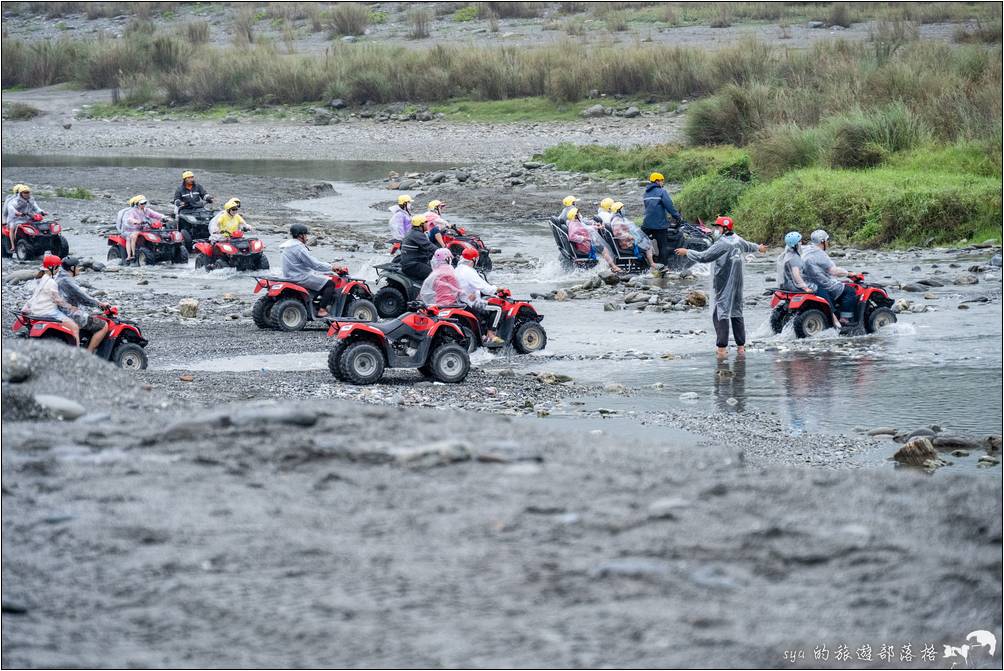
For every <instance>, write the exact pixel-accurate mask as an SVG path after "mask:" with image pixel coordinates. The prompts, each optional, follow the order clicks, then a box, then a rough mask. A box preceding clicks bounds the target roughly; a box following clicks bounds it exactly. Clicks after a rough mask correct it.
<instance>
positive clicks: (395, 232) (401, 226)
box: [387, 205, 411, 240]
mask: <svg viewBox="0 0 1004 671" xmlns="http://www.w3.org/2000/svg"><path fill="white" fill-rule="evenodd" d="M390 211H391V215H390V221H389V222H387V225H388V226H389V228H390V237H391V238H393V239H394V240H403V239H404V236H406V235H408V231H410V230H411V215H410V214H408V211H407V210H405V209H404V208H402V207H401V206H400V205H393V206H391V208H390Z"/></svg>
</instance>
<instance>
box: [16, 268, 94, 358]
mask: <svg viewBox="0 0 1004 671" xmlns="http://www.w3.org/2000/svg"><path fill="white" fill-rule="evenodd" d="M62 265H63V260H62V259H60V258H59V257H58V256H55V255H53V254H47V255H46V256H45V258H43V259H42V267H41V268H39V270H40V271H41V272H40V273H39V274H38V279H37V281H36V284H35V291H34V292H33V293H32V295H31V298H29V299H28V302H27V303H25V304H24V307H23V308H22V312H24V313H25V314H27V315H29V316H30V317H32V318H34V319H44V320H48V321H54V322H59V323H60V324H62V326H63V328H65V329H66V330H67V331H69V332H70V335H72V337H73V340H74V343H73V344H74V345H78V346H79V345H80V327H78V326H77V323H76V322H75V321H73V319H71V318H70V316H69V315H71V314H73V311H74V310H75V308H74V306H73V305H72V304H71V303H70V302H69V301H68V300H66V299H65V298H64V297H63V295H62V294H61V293H60V291H59V285H58V284H57V283H56V275H57V274H58V273H59V271H60V268H61V267H62Z"/></svg>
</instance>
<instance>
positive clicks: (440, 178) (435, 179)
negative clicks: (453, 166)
mask: <svg viewBox="0 0 1004 671" xmlns="http://www.w3.org/2000/svg"><path fill="white" fill-rule="evenodd" d="M445 181H446V173H445V172H437V173H435V174H434V175H432V176H431V177H429V184H442V183H443V182H445Z"/></svg>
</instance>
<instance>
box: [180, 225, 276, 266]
mask: <svg viewBox="0 0 1004 671" xmlns="http://www.w3.org/2000/svg"><path fill="white" fill-rule="evenodd" d="M192 248H193V249H194V250H195V267H196V268H205V269H206V272H209V271H210V270H214V269H216V268H236V269H237V270H268V257H267V256H265V243H264V242H262V241H261V240H259V239H258V238H250V237H245V235H244V231H234V232H233V233H231V234H230V237H229V238H227V239H225V240H217V241H215V242H212V241H210V240H201V241H199V242H196V243H194V244H193V245H192Z"/></svg>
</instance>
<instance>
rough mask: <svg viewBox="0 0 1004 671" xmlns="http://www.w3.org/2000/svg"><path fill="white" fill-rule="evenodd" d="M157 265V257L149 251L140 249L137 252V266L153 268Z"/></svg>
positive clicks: (143, 248)
mask: <svg viewBox="0 0 1004 671" xmlns="http://www.w3.org/2000/svg"><path fill="white" fill-rule="evenodd" d="M156 263H157V257H156V256H155V255H154V253H153V252H151V251H150V250H149V249H146V248H145V247H140V248H139V249H137V250H136V264H137V265H140V266H152V265H154V264H156Z"/></svg>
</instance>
